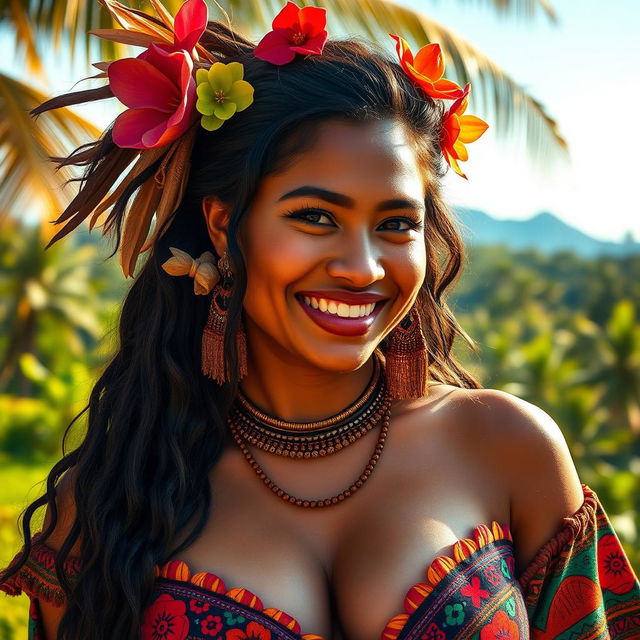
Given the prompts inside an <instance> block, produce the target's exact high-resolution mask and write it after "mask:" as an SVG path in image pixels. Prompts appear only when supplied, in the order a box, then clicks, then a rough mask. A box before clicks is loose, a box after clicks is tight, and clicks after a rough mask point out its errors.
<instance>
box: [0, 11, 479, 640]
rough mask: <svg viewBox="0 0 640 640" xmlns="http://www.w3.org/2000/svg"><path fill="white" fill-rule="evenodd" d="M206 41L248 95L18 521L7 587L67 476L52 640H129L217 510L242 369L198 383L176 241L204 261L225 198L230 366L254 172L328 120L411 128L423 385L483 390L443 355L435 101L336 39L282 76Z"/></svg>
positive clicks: (455, 327)
mask: <svg viewBox="0 0 640 640" xmlns="http://www.w3.org/2000/svg"><path fill="white" fill-rule="evenodd" d="M201 43H203V44H204V46H205V47H207V48H208V49H209V50H210V51H211V52H212V53H213V54H214V55H215V56H216V58H217V59H218V60H220V61H222V62H231V61H238V62H241V63H242V64H243V65H244V70H245V71H244V77H245V79H246V80H248V81H249V82H250V83H251V84H252V85H253V86H254V89H255V100H254V102H253V104H252V105H251V106H250V107H249V108H248V109H246V110H244V111H243V112H240V113H237V114H235V115H234V116H233V117H232V118H231V119H230V120H228V121H227V122H225V124H224V125H223V126H222V127H221V128H220V129H218V130H216V131H213V132H208V131H206V130H204V129H203V128H199V130H198V133H197V138H196V140H195V143H194V148H193V153H192V163H191V169H190V174H189V179H188V183H187V187H186V190H185V195H184V198H183V200H182V202H181V204H180V206H179V207H178V209H177V211H176V212H175V214H174V215H173V216H172V218H171V219H170V220H169V223H168V225H167V228H166V231H165V232H164V234H163V235H162V236H161V237H160V238H159V239H158V240H157V241H156V242H155V244H154V246H153V247H152V249H151V251H150V252H149V254H147V255H148V258H147V260H146V262H145V263H144V265H143V266H142V268H141V270H140V272H139V274H138V275H137V277H136V278H135V280H134V282H133V284H132V286H131V288H130V290H129V292H128V294H127V296H126V299H125V300H124V303H123V306H122V310H121V317H120V324H119V346H118V349H117V352H116V353H115V355H114V356H113V357H112V359H111V360H110V361H109V363H108V364H107V365H106V367H105V368H104V372H103V373H102V374H101V375H100V377H99V379H98V380H97V382H96V384H95V386H94V387H93V389H92V391H91V394H90V398H89V403H88V405H87V406H86V407H85V409H83V411H82V412H81V413H80V414H78V416H76V418H75V419H74V421H72V423H71V424H70V425H69V427H68V428H67V431H66V432H65V437H64V439H63V457H62V459H61V460H60V461H59V462H58V463H57V464H56V465H55V466H54V467H53V468H52V469H51V471H50V473H49V475H48V478H47V488H46V493H45V495H43V496H41V497H40V498H38V499H37V500H35V501H34V502H32V503H31V504H30V505H29V506H28V507H27V508H26V510H25V511H24V513H23V514H22V527H23V534H24V539H25V545H24V550H23V553H22V555H21V556H20V560H19V561H18V562H17V563H14V564H13V565H12V567H11V568H10V570H9V571H5V573H4V575H2V576H1V577H0V581H2V580H7V579H8V578H9V577H11V575H14V574H15V573H16V572H17V571H18V570H19V568H20V567H21V566H22V565H23V564H24V562H25V560H26V558H27V557H28V554H29V553H30V550H31V532H30V521H31V517H32V516H33V514H34V512H35V511H36V510H37V509H38V508H39V507H42V506H43V505H45V504H46V505H48V507H49V510H50V513H51V519H50V522H49V524H48V526H47V527H46V530H44V531H43V533H42V538H41V541H42V542H46V540H47V538H48V537H49V535H50V534H51V533H52V531H53V529H54V527H55V525H56V523H57V521H58V513H57V509H56V504H55V497H56V486H57V485H58V484H59V482H60V481H61V478H64V476H65V475H66V474H68V473H69V474H72V475H73V480H74V481H73V499H74V503H75V507H76V513H75V517H74V520H73V524H72V526H71V528H70V531H69V533H68V536H67V537H66V539H65V540H64V543H63V544H62V545H61V547H60V549H59V551H58V553H57V558H56V568H57V572H58V576H59V579H60V581H61V583H62V586H63V588H64V592H65V594H66V605H67V608H66V611H65V614H64V616H63V618H62V621H61V624H60V627H59V630H58V639H59V640H63V639H64V640H85V639H86V638H91V639H92V640H107V639H111V638H122V639H128V638H130V639H134V638H138V637H139V629H140V626H141V624H142V614H143V611H144V608H145V607H146V606H147V605H148V604H149V603H150V599H151V596H152V589H153V583H154V565H155V564H161V563H164V562H166V561H167V560H168V559H169V558H171V557H172V556H174V555H176V554H179V553H180V551H181V550H183V549H185V548H186V547H188V546H189V545H190V544H191V543H192V542H193V541H194V540H195V539H196V538H197V536H198V535H199V533H200V532H201V531H202V529H203V527H204V525H205V523H206V522H207V520H208V518H209V516H210V513H211V510H212V502H213V497H212V495H211V491H210V486H209V472H210V470H211V468H212V467H213V466H214V465H215V464H216V461H217V460H218V458H219V456H220V454H221V451H222V449H223V447H224V444H225V441H226V439H227V438H228V434H227V430H226V429H225V417H226V414H227V411H228V408H229V406H230V403H231V401H232V399H233V397H234V394H235V392H236V390H237V375H236V377H235V379H234V380H232V382H230V383H228V384H225V385H222V386H219V385H217V384H216V383H215V382H214V381H213V380H211V379H210V378H207V377H205V376H203V375H202V373H201V368H200V357H201V339H202V329H203V327H204V325H205V322H206V319H207V314H208V309H209V296H196V295H194V293H193V281H192V279H190V278H176V277H171V276H169V275H167V274H166V273H165V272H164V270H163V269H162V268H161V265H162V263H163V262H164V261H166V260H167V259H168V258H169V257H171V254H170V252H169V246H176V247H179V248H181V249H183V250H184V251H187V252H189V253H190V254H191V255H193V256H198V255H200V253H201V252H203V251H206V250H210V251H212V250H213V249H212V246H211V241H210V239H209V236H208V233H207V229H206V225H205V221H204V216H203V215H202V199H203V198H204V197H205V196H210V195H215V196H217V197H218V198H220V200H222V201H223V202H225V203H230V204H231V206H232V209H231V216H230V223H229V227H228V250H229V256H230V259H231V262H232V266H233V268H234V274H235V277H234V283H235V288H234V295H233V298H232V300H231V303H230V311H229V321H228V328H227V334H226V338H225V344H226V347H227V348H226V354H227V357H228V366H229V369H230V370H231V371H236V370H237V368H236V360H237V355H236V353H235V351H234V343H233V340H232V337H233V335H234V332H235V330H236V327H237V325H238V322H239V320H240V317H241V312H242V300H243V296H244V291H245V286H246V272H245V266H244V261H243V257H242V253H241V251H240V248H239V246H238V242H237V237H238V229H239V225H240V223H241V221H242V217H243V215H244V213H245V211H246V210H247V209H248V208H249V206H250V203H251V201H252V198H253V197H254V194H255V193H256V190H257V188H258V185H259V184H260V181H261V180H262V178H263V177H264V176H266V175H269V174H272V173H275V172H277V171H279V170H282V169H284V168H286V166H287V165H288V164H290V163H292V162H295V158H296V155H297V154H299V153H301V152H303V151H305V150H308V149H309V148H311V146H312V145H313V143H314V140H315V139H316V136H317V133H318V130H319V127H320V125H321V123H322V122H323V121H326V120H327V119H329V118H341V119H346V120H348V121H350V122H354V123H360V122H361V123H366V122H370V121H373V120H379V119H386V118H392V119H395V120H397V121H398V122H399V123H401V124H402V125H403V126H404V127H405V128H406V131H407V132H408V134H409V135H410V138H411V141H412V142H413V143H414V144H415V148H416V151H417V154H418V157H419V160H420V167H421V170H422V171H424V176H425V180H426V184H427V185H428V189H427V194H426V196H425V205H426V211H427V214H426V220H425V244H426V249H427V271H426V278H425V281H424V284H423V286H422V288H421V291H420V293H419V297H418V301H419V305H420V307H419V308H420V313H421V321H422V324H423V331H424V335H425V337H426V340H427V349H428V357H429V376H430V378H431V379H436V380H439V381H440V382H446V383H449V384H453V385H456V386H459V387H466V388H479V387H480V384H479V383H478V382H477V381H476V380H475V379H474V378H473V376H472V375H471V374H469V373H468V372H467V371H465V369H464V368H463V367H462V366H461V365H460V364H459V363H458V362H456V360H455V358H454V357H453V355H452V353H451V349H452V345H453V342H454V338H455V337H456V335H459V336H461V337H462V338H463V339H464V340H465V341H466V342H467V343H468V344H469V346H471V348H472V349H474V350H475V349H476V347H475V344H474V343H473V341H472V340H471V339H470V338H469V337H468V336H467V335H466V333H465V332H464V331H463V330H462V328H461V327H460V326H459V324H458V323H457V321H456V319H455V318H454V316H453V314H452V313H451V312H450V310H449V308H448V306H447V304H446V301H445V290H446V289H447V287H449V286H450V285H451V284H452V283H453V282H454V281H455V280H456V278H457V276H458V273H459V271H460V269H461V266H462V265H463V262H464V253H463V245H462V241H461V238H460V235H459V232H458V231H457V229H456V225H455V222H454V217H453V215H452V213H451V211H450V210H449V209H448V208H447V207H446V206H445V204H444V202H443V201H442V199H441V196H440V181H441V179H442V177H443V175H444V172H445V169H446V166H444V162H443V158H442V155H441V150H440V135H441V131H442V119H443V115H444V111H445V107H444V106H443V104H442V102H441V101H434V100H432V99H431V98H429V97H427V96H425V94H424V93H423V92H422V90H421V89H419V88H418V87H416V86H415V85H414V84H413V83H412V81H411V80H410V79H409V78H408V77H407V75H406V74H405V73H404V72H403V71H402V69H401V67H400V66H399V65H398V63H397V61H395V60H393V59H392V58H391V56H390V55H389V54H387V53H386V52H385V51H384V50H382V49H381V48H379V47H377V46H376V45H374V44H372V43H369V42H366V41H362V40H360V39H358V38H350V39H348V40H340V41H338V40H329V41H328V42H327V43H326V44H325V47H324V50H323V52H322V54H321V55H308V56H298V57H297V58H296V59H295V60H293V61H292V62H291V63H289V64H287V65H283V66H276V65H272V64H270V63H268V62H265V61H263V60H260V59H258V58H256V57H255V56H254V55H253V49H254V46H255V45H254V44H253V43H252V42H250V41H248V40H246V39H245V38H244V37H243V36H241V35H240V34H239V33H237V32H235V31H232V30H231V29H230V28H229V27H227V26H226V25H224V24H222V23H221V22H218V21H210V22H209V24H208V30H207V32H205V35H204V36H203V38H202V40H201ZM114 149H115V145H114V144H113V141H112V139H111V128H110V129H108V130H107V131H106V132H105V134H104V136H103V137H102V138H101V139H100V140H99V141H97V142H96V143H95V144H94V145H93V147H92V151H91V153H90V154H89V155H88V154H87V150H86V149H84V150H83V151H82V154H80V153H78V152H79V150H76V152H74V153H72V154H71V155H70V156H68V157H67V159H66V163H67V164H74V159H76V162H75V164H78V165H80V164H85V165H86V164H88V163H87V158H89V159H90V163H89V167H88V169H87V170H86V173H85V178H86V177H87V176H88V175H90V174H91V172H92V171H95V169H96V167H98V166H100V163H103V162H106V161H108V158H109V154H110V153H111V152H113V151H114ZM74 154H76V155H74ZM80 159H82V163H81V161H80ZM154 169H155V167H151V168H150V169H149V171H147V172H145V173H143V174H141V175H140V176H139V177H138V179H137V181H136V182H135V184H134V188H133V189H128V190H127V192H125V193H124V194H123V196H122V198H121V199H120V201H119V202H118V203H117V205H116V208H117V209H118V216H119V218H118V220H117V224H116V225H114V227H113V228H114V230H115V236H116V237H115V242H116V250H117V248H118V243H119V239H120V238H119V232H120V226H121V225H120V223H121V222H122V220H123V217H124V211H125V205H126V203H127V200H128V199H129V198H130V197H131V196H132V194H133V192H134V191H135V189H136V188H137V187H139V186H140V185H141V184H142V183H143V181H144V180H146V179H148V178H149V176H150V175H151V173H152V171H153V170H154ZM114 253H115V251H114ZM87 410H88V414H87V416H86V417H87V429H86V435H84V437H83V439H82V442H81V444H80V445H79V446H78V447H77V448H76V449H74V450H73V451H71V452H69V453H66V454H65V453H64V442H65V440H66V438H67V435H68V433H69V429H70V427H71V426H72V425H73V423H74V422H75V420H77V419H78V418H80V417H81V416H82V415H83V414H84V413H85V412H86V411H87ZM220 490H221V491H223V490H224V487H220ZM77 541H79V542H80V555H79V560H80V564H81V567H82V571H81V573H80V575H79V576H78V578H77V581H74V584H71V583H70V582H68V581H67V579H66V576H65V575H64V573H63V571H62V567H63V565H64V561H65V559H66V558H67V557H68V556H69V553H70V551H71V549H72V547H73V546H74V545H75V544H76V542H77Z"/></svg>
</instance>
